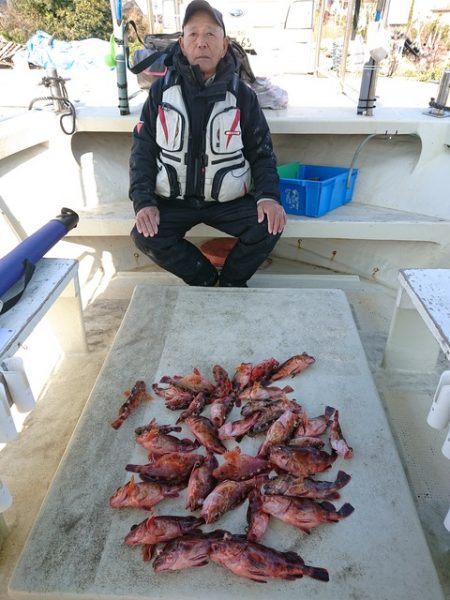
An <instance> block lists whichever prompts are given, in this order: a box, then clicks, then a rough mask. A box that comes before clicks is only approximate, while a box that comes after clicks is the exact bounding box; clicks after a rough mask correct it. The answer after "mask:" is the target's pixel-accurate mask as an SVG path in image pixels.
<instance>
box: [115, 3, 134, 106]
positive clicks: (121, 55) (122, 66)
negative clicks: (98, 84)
mask: <svg viewBox="0 0 450 600" xmlns="http://www.w3.org/2000/svg"><path fill="white" fill-rule="evenodd" d="M110 6H111V15H112V23H113V35H114V41H115V44H116V57H115V58H116V76H117V92H118V97H119V105H118V108H119V111H120V114H121V115H129V114H130V107H129V104H128V85H127V63H126V59H125V24H124V22H123V19H122V0H117V5H116V2H115V0H110Z"/></svg>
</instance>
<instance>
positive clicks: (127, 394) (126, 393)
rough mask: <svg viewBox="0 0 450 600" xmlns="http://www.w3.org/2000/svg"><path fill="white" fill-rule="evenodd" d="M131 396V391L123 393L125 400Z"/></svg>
mask: <svg viewBox="0 0 450 600" xmlns="http://www.w3.org/2000/svg"><path fill="white" fill-rule="evenodd" d="M130 394H131V390H125V391H124V392H123V395H124V396H125V398H128V396H129V395H130Z"/></svg>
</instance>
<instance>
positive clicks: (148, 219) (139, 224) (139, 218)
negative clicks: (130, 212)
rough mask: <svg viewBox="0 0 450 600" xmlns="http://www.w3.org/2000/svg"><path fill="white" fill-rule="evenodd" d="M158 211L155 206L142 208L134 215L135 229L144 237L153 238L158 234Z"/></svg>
mask: <svg viewBox="0 0 450 600" xmlns="http://www.w3.org/2000/svg"><path fill="white" fill-rule="evenodd" d="M158 225H159V209H158V208H156V206H144V208H141V210H140V211H138V213H137V215H136V229H137V230H138V231H139V233H141V234H142V235H143V236H144V237H153V236H155V235H156V234H157V233H158Z"/></svg>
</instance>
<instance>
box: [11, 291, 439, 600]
mask: <svg viewBox="0 0 450 600" xmlns="http://www.w3.org/2000/svg"><path fill="white" fill-rule="evenodd" d="M147 315H148V317H147ZM146 317H147V318H146ZM206 332H207V335H205V333H206ZM299 340H302V341H301V344H302V346H301V348H299ZM299 350H307V351H308V353H311V354H312V355H313V356H316V357H317V360H316V363H315V365H314V366H312V367H310V368H309V369H307V370H306V371H305V372H304V373H302V376H301V377H297V378H295V379H293V380H290V384H291V385H292V387H293V388H294V391H293V392H292V395H293V397H295V398H297V399H298V400H299V401H300V402H301V404H302V406H303V408H304V410H306V411H307V413H308V414H311V415H312V414H313V413H314V414H315V413H319V414H322V413H323V412H324V410H325V406H326V405H327V404H329V403H331V404H332V405H333V406H336V407H338V408H339V411H340V422H341V424H342V426H343V428H344V430H345V431H346V432H347V434H346V437H347V439H349V440H351V441H350V444H351V445H352V446H353V449H354V457H353V458H352V459H351V460H348V461H347V460H344V459H342V458H338V462H337V463H336V464H335V465H333V474H330V473H327V479H329V478H330V477H332V478H334V477H335V474H336V472H337V469H344V470H345V471H346V472H350V473H351V475H352V481H351V485H349V486H348V489H345V490H343V493H342V500H341V501H340V502H339V504H340V505H341V504H342V503H343V502H344V501H347V502H350V503H351V504H352V505H354V506H355V512H354V513H353V514H352V515H351V516H350V517H348V519H345V521H343V522H342V523H339V524H338V525H334V526H332V527H331V526H329V527H327V526H324V529H325V528H326V529H327V531H325V530H324V529H323V530H322V531H321V532H320V533H316V532H313V533H312V534H311V536H308V537H305V535H304V534H300V536H299V534H298V532H297V531H296V530H295V529H292V528H291V527H285V526H279V524H278V523H272V522H271V526H270V528H269V530H268V531H267V533H266V535H265V537H264V543H267V544H268V545H269V546H275V547H277V548H278V549H283V550H296V551H298V552H300V553H301V554H302V555H303V558H304V559H305V562H306V563H307V564H314V565H316V564H318V563H320V566H325V567H327V568H329V570H330V579H331V581H330V585H327V586H325V585H318V584H317V582H314V581H312V580H310V579H308V580H302V581H301V582H297V583H293V582H270V583H268V584H267V586H264V588H263V589H262V590H261V591H259V594H260V595H261V596H262V597H264V598H271V597H272V595H273V593H274V592H275V590H277V592H278V595H279V596H280V597H286V598H289V597H291V596H292V594H293V593H295V595H296V596H297V597H299V598H301V597H304V598H306V597H308V598H309V597H311V596H315V597H317V598H322V599H326V598H330V599H331V598H335V597H336V596H338V597H348V596H350V595H351V594H355V595H360V596H362V595H364V597H365V598H367V599H370V598H373V600H379V598H380V597H381V598H383V597H384V598H389V597H390V598H396V599H397V600H401V599H402V598H404V599H405V600H406V598H410V597H411V596H412V595H413V594H414V593H415V594H417V595H418V596H419V597H425V596H426V597H427V598H429V599H430V600H432V599H434V598H436V599H441V598H443V595H442V593H441V589H440V585H439V582H438V578H437V575H436V572H435V570H434V567H433V563H432V560H431V556H430V554H429V551H428V548H427V546H426V542H425V538H424V535H423V532H422V529H421V527H420V523H419V520H418V518H417V514H416V511H415V507H414V503H413V501H412V497H411V494H410V491H409V489H408V485H407V482H406V478H405V476H404V472H403V469H402V466H401V462H400V460H399V458H398V455H397V452H396V450H395V446H394V442H393V439H392V434H391V432H390V430H389V426H388V423H387V420H386V415H385V413H384V410H383V408H382V405H381V403H380V400H379V398H378V395H377V392H376V388H375V386H374V384H373V381H372V377H371V374H370V371H369V368H368V365H367V362H366V359H365V356H364V352H363V349H362V347H361V343H360V340H359V337H358V334H357V330H356V326H355V324H354V320H353V317H352V315H351V311H350V308H349V305H348V302H347V300H346V297H345V294H344V293H343V292H342V291H341V290H325V289H322V290H311V289H290V290H286V289H274V288H271V289H267V288H262V289H257V288H253V289H252V288H251V289H248V290H240V289H230V290H225V291H223V290H220V289H218V288H216V289H204V288H203V289H202V288H188V287H179V286H177V287H174V286H172V287H170V286H167V287H166V286H157V287H156V286H151V285H141V286H138V287H136V289H135V290H134V293H133V296H132V298H131V301H130V305H129V307H128V310H127V313H126V314H125V316H124V319H123V321H122V324H121V327H120V330H119V332H118V334H117V336H116V338H115V340H114V343H113V345H112V347H111V350H110V352H109V354H108V356H107V359H106V361H105V364H104V366H103V368H102V371H101V373H100V374H99V377H98V379H97V381H96V384H95V387H94V389H93V392H92V394H91V396H90V399H89V401H88V403H87V404H86V408H85V410H84V412H83V414H82V416H81V418H80V421H79V423H78V425H77V427H76V429H75V431H74V435H73V437H72V440H71V442H70V444H69V446H68V447H67V450H66V453H65V455H64V458H63V460H62V462H61V465H60V467H59V469H58V472H57V474H56V476H55V479H54V481H53V482H52V485H51V487H50V489H49V492H48V494H47V497H46V500H45V502H44V505H43V507H42V510H41V513H40V515H39V516H38V518H37V520H36V524H35V526H34V528H33V531H32V534H31V536H30V539H29V541H28V542H27V544H26V546H25V550H24V554H23V556H22V557H21V559H20V561H19V564H18V567H17V570H16V572H15V574H14V577H13V579H12V581H11V583H10V588H9V591H10V595H11V597H12V598H20V599H21V598H31V597H32V598H36V600H37V599H39V600H44V599H45V598H47V597H48V595H60V596H63V597H66V598H71V599H72V598H73V599H74V600H75V599H76V598H78V597H79V596H82V597H84V598H86V599H89V600H91V599H94V598H98V597H99V596H101V597H105V598H122V599H125V598H136V597H138V598H154V599H155V600H157V599H160V598H161V599H162V598H166V599H174V598H177V597H179V596H180V594H182V593H183V595H184V596H185V597H186V598H202V597H207V596H208V597H210V596H212V597H214V598H217V599H220V598H223V599H224V598H227V597H228V596H229V594H230V592H231V593H233V594H235V595H237V596H239V597H247V596H248V597H251V596H252V595H253V593H254V591H255V590H254V583H251V582H248V581H245V580H239V579H237V578H234V577H231V578H230V575H229V573H227V572H226V571H223V570H222V569H220V568H218V567H216V566H214V565H209V566H208V567H206V568H203V569H194V570H189V571H185V572H179V573H177V574H173V575H170V574H169V575H167V574H164V575H157V574H155V573H153V572H152V571H151V570H150V569H149V568H148V565H146V564H145V563H142V562H141V561H142V558H141V553H140V551H139V550H136V549H134V550H133V549H128V548H125V547H124V545H123V537H124V535H125V534H126V533H127V532H128V531H129V529H130V527H131V526H132V525H133V523H135V522H136V520H138V521H140V520H142V519H143V518H146V513H145V512H144V511H136V510H135V509H134V510H133V509H132V510H126V511H124V514H118V512H117V511H113V510H111V509H110V508H109V507H107V498H108V497H109V495H110V493H111V490H112V491H114V490H115V489H116V487H118V485H122V484H123V483H125V481H127V480H128V479H129V476H128V475H127V474H126V473H124V470H123V467H124V465H125V464H126V463H138V464H141V463H142V462H143V461H144V462H145V461H146V460H147V458H146V453H145V451H144V450H142V449H141V448H139V447H136V445H135V442H134V434H133V429H134V427H136V426H138V425H140V424H141V425H142V424H145V423H148V422H149V421H150V420H151V419H152V418H156V420H157V422H158V423H167V422H169V421H168V419H173V413H170V412H169V411H168V410H167V409H166V408H165V406H164V404H163V403H162V402H161V401H158V399H155V400H154V401H153V402H150V403H148V404H147V403H144V406H142V407H141V408H140V410H138V411H136V412H135V413H134V414H133V416H131V417H130V418H129V420H128V421H127V422H126V423H125V424H124V425H123V426H122V428H121V429H120V431H117V432H116V431H115V430H113V429H112V428H111V427H110V422H111V421H112V420H113V419H114V418H115V417H116V413H117V407H118V405H117V402H114V401H113V398H114V397H115V396H116V395H119V394H118V392H120V391H121V390H123V389H124V388H127V387H131V385H132V384H133V383H134V382H135V381H136V380H137V379H144V380H145V381H147V383H148V385H149V384H150V382H153V381H159V379H160V378H161V376H162V375H165V374H168V373H169V374H171V373H173V374H174V373H175V372H176V373H188V372H190V371H191V369H192V368H193V366H197V367H198V368H199V369H200V371H201V372H202V373H203V374H204V375H206V376H208V373H209V371H210V369H211V368H212V366H213V363H218V364H220V365H222V366H224V367H225V368H226V369H227V370H228V371H229V372H231V371H232V369H233V366H234V365H235V364H239V363H240V362H241V361H244V362H254V363H256V362H259V361H260V360H262V359H263V358H267V357H268V356H276V357H279V359H280V361H282V360H283V359H286V358H288V357H289V356H292V355H293V354H296V353H298V352H299ZM193 357H195V365H194V364H193V363H192V361H193ZM211 361H213V362H211ZM330 389H332V390H333V397H332V398H329V397H327V396H325V395H324V390H330ZM121 403H122V401H120V402H119V405H120V404H121ZM229 418H230V419H231V420H235V419H237V418H239V410H238V409H234V414H233V413H232V414H231V415H230V417H229ZM184 433H189V430H187V431H185V432H184ZM182 437H183V435H182ZM259 443H260V441H259V440H257V439H250V438H245V440H244V441H243V442H241V446H242V447H243V452H246V453H252V454H253V453H255V452H256V450H257V448H258V446H259ZM227 445H228V447H229V448H231V447H233V446H234V445H235V442H234V440H233V442H232V443H227ZM102 499H103V500H104V501H102ZM184 503H185V498H184V494H182V495H181V497H180V498H179V499H178V500H171V501H170V502H164V506H163V505H161V507H159V506H158V508H157V510H156V513H157V514H174V515H180V514H183V513H184V510H183V507H184ZM138 512H139V514H137V513H138ZM245 513H246V507H245V506H244V507H241V508H239V509H236V510H234V511H232V512H230V513H227V514H226V515H224V517H223V518H221V520H220V522H219V523H218V524H214V525H213V526H212V529H215V528H216V527H217V526H220V527H223V528H225V529H227V530H229V531H232V532H241V531H243V530H244V529H245V524H246V519H245ZM208 529H211V528H209V527H207V530H208ZM280 545H282V547H280ZM377 548H383V549H384V551H383V552H382V553H381V552H378V551H376V549H377ZM38 557H39V558H38ZM320 561H322V562H320ZM404 565H408V568H409V569H410V571H409V575H408V577H407V578H405V579H403V578H399V577H398V576H397V574H398V572H399V571H401V570H402V569H403V568H404ZM349 571H352V575H351V576H348V574H349ZM149 586H150V587H151V592H149Z"/></svg>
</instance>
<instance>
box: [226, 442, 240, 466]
mask: <svg viewBox="0 0 450 600" xmlns="http://www.w3.org/2000/svg"><path fill="white" fill-rule="evenodd" d="M240 454H241V449H240V447H239V446H235V447H234V448H231V449H230V450H227V451H226V452H224V453H223V457H224V459H225V460H226V461H227V462H230V463H236V462H237V461H238V459H239V456H240Z"/></svg>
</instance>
